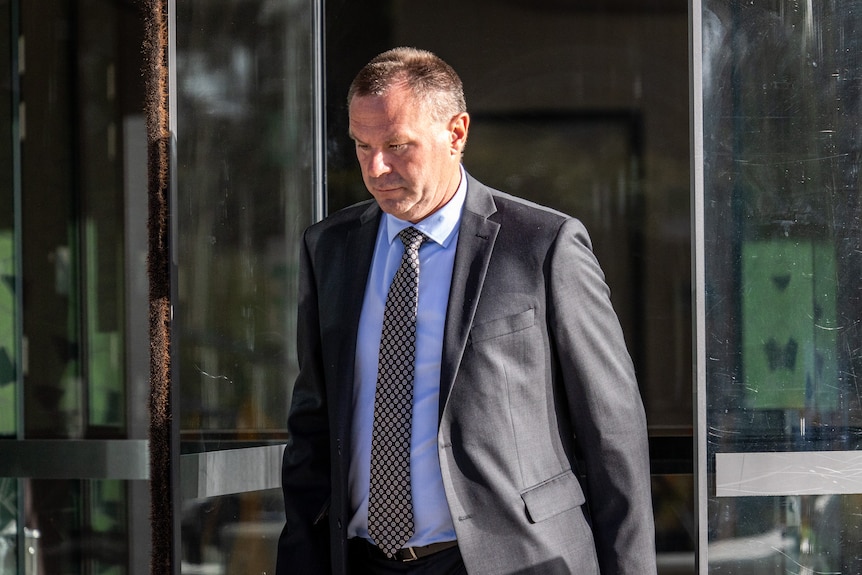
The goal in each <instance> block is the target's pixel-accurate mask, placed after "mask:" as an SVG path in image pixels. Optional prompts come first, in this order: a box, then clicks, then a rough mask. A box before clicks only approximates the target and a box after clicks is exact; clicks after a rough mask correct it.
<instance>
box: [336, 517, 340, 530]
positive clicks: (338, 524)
mask: <svg viewBox="0 0 862 575" xmlns="http://www.w3.org/2000/svg"><path fill="white" fill-rule="evenodd" d="M335 524H336V525H337V526H338V528H339V529H341V519H338V520H337V521H336V522H335Z"/></svg>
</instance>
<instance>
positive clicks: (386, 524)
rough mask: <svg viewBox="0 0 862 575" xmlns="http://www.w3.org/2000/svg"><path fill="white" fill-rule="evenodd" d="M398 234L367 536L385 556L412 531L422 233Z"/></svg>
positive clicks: (380, 364) (381, 362)
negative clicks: (412, 452) (412, 432)
mask: <svg viewBox="0 0 862 575" xmlns="http://www.w3.org/2000/svg"><path fill="white" fill-rule="evenodd" d="M398 236H399V237H400V238H401V241H402V242H403V243H404V255H403V256H402V257H401V265H400V266H399V268H398V270H397V271H396V272H395V277H394V278H393V279H392V284H391V285H390V286H389V293H388V295H387V296H386V307H385V309H384V311H383V331H382V333H381V336H380V354H379V356H378V361H377V391H376V392H375V396H374V426H373V431H372V434H371V483H370V485H369V492H368V534H369V535H370V536H371V537H372V538H373V539H374V542H375V543H377V546H378V547H379V548H380V549H381V550H382V551H383V552H384V553H386V555H387V556H388V557H389V558H392V557H394V556H395V553H396V552H397V551H398V550H399V549H401V548H402V547H404V544H405V543H407V540H408V539H410V537H411V536H412V535H413V504H412V501H411V496H410V425H411V420H412V415H413V368H414V365H415V358H416V308H417V304H418V301H419V246H421V245H422V242H423V241H425V240H426V239H427V237H426V236H425V235H424V234H422V232H420V231H418V230H416V229H415V228H406V229H404V230H402V231H401V232H400V233H399V234H398Z"/></svg>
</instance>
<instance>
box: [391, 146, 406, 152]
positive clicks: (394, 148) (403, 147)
mask: <svg viewBox="0 0 862 575" xmlns="http://www.w3.org/2000/svg"><path fill="white" fill-rule="evenodd" d="M389 149H390V150H394V151H396V152H400V151H401V150H406V149H407V144H390V145H389Z"/></svg>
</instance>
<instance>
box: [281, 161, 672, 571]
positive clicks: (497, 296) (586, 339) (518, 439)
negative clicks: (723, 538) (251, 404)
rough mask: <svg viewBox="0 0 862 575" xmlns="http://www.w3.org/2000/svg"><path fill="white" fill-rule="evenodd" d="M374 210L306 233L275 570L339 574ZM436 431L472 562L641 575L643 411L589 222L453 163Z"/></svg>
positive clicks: (352, 211) (645, 468)
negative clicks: (458, 177) (453, 224)
mask: <svg viewBox="0 0 862 575" xmlns="http://www.w3.org/2000/svg"><path fill="white" fill-rule="evenodd" d="M380 216H381V211H380V209H379V208H378V207H377V204H376V203H374V202H373V201H368V202H364V203H361V204H358V205H356V206H353V207H350V208H347V209H345V210H342V211H340V212H337V213H335V214H333V215H332V216H330V217H329V218H327V219H326V220H324V221H323V222H320V223H318V224H316V225H314V226H312V227H310V228H309V229H308V230H307V231H306V234H305V241H304V243H303V250H302V261H301V271H300V294H299V318H298V329H299V334H298V351H299V361H300V373H299V377H298V378H297V381H296V385H295V389H294V396H293V404H292V407H291V414H290V418H289V422H288V426H289V430H290V434H291V436H290V441H289V443H288V446H287V449H286V451H285V456H284V466H283V487H284V498H285V510H286V518H287V522H286V525H285V528H284V532H283V534H282V537H281V540H280V542H279V562H278V568H277V570H276V573H277V575H288V574H293V573H297V574H303V575H307V574H315V573H336V574H344V573H347V571H346V569H347V566H346V528H347V523H348V522H349V519H350V509H349V501H348V489H347V474H348V469H349V457H350V453H349V446H350V437H349V433H350V420H351V408H350V405H351V398H352V387H353V373H354V370H353V367H354V353H355V345H356V332H357V325H358V322H359V314H360V310H361V306H362V299H363V293H364V290H365V284H366V279H367V275H368V270H369V267H370V264H371V259H372V254H373V250H374V243H375V238H376V235H377V227H378V223H379V221H380ZM438 437H439V442H438V445H439V456H440V465H441V469H442V472H443V482H444V486H445V490H446V497H447V500H448V505H449V511H450V513H451V515H452V519H453V522H454V524H455V531H456V533H457V536H458V544H459V547H460V550H461V554H462V556H463V558H464V563H465V565H466V567H467V571H468V572H469V573H470V574H471V575H480V574H488V575H501V574H507V573H510V574H514V573H536V574H543V575H547V574H549V573H577V574H579V575H581V574H589V573H602V574H604V575H608V574H615V573H626V574H632V575H634V574H637V575H645V574H651V573H655V569H656V567H655V550H654V529H653V516H652V504H651V499H650V482H649V454H648V448H647V434H646V423H645V417H644V411H643V406H642V403H641V400H640V396H639V393H638V388H637V383H636V380H635V375H634V370H633V368H632V364H631V360H630V358H629V355H628V353H627V351H626V348H625V343H624V341H623V336H622V332H621V330H620V326H619V322H618V320H617V317H616V314H615V313H614V311H613V309H612V307H611V303H610V299H609V290H608V288H607V286H606V284H605V282H604V276H603V273H602V271H601V269H600V268H599V265H598V262H597V261H596V259H595V257H594V256H593V253H592V249H591V246H590V240H589V237H588V236H587V232H586V230H585V229H584V227H583V225H582V224H581V223H580V222H579V221H578V220H576V219H573V218H571V217H568V216H566V215H564V214H561V213H559V212H555V211H553V210H550V209H547V208H544V207H541V206H537V205H535V204H532V203H530V202H527V201H525V200H521V199H518V198H515V197H512V196H509V195H507V194H504V193H501V192H499V191H496V190H493V189H491V188H488V187H487V186H484V185H483V184H481V183H479V182H478V181H476V180H475V179H473V178H471V177H469V176H468V184H467V198H466V202H465V205H464V210H463V214H462V219H461V227H460V232H459V237H458V245H457V251H456V255H455V267H454V271H453V276H452V287H451V294H450V297H449V307H448V311H447V317H446V326H445V335H444V343H443V357H442V366H441V381H440V424H439V433H438ZM581 473H582V474H584V475H585V477H586V479H585V481H584V482H583V483H582V482H581V481H579V479H578V477H579V475H580V474H581Z"/></svg>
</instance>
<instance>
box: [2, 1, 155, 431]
mask: <svg viewBox="0 0 862 575" xmlns="http://www.w3.org/2000/svg"><path fill="white" fill-rule="evenodd" d="M135 20H137V21H136V22H135ZM130 21H131V22H135V24H136V27H135V24H132V25H130V24H129V22H130ZM21 28H22V46H26V48H25V49H24V50H23V54H25V57H24V73H23V74H22V75H21V100H22V113H21V126H22V127H21V132H22V145H21V148H22V150H21V190H22V198H23V200H22V214H23V216H22V232H21V233H22V238H23V241H22V250H23V268H24V269H23V276H24V278H26V281H25V289H24V294H23V300H24V308H23V324H24V333H25V337H26V342H27V347H26V350H27V358H28V359H29V361H28V362H27V363H26V364H25V373H24V381H25V387H24V393H25V401H24V405H25V428H26V433H27V436H28V437H84V436H87V435H93V434H99V435H112V436H122V435H124V433H125V429H124V428H125V423H126V417H127V414H126V401H125V400H126V397H125V384H124V379H125V374H126V371H125V369H126V354H125V346H126V339H125V330H126V327H127V326H126V325H125V322H124V316H125V312H126V310H125V305H126V301H125V295H124V294H125V290H126V287H127V286H126V273H125V272H126V268H125V252H126V248H127V246H126V244H125V237H126V235H125V231H126V227H125V223H126V222H125V218H124V211H123V209H124V205H125V203H124V202H125V197H124V193H125V192H126V187H127V185H128V182H127V181H126V180H124V171H123V170H124V166H123V160H124V154H125V153H126V152H127V148H126V138H127V136H128V133H127V132H126V131H125V130H124V128H126V127H127V126H128V125H129V124H128V122H127V121H126V119H127V118H128V117H129V116H130V115H137V116H138V117H140V114H141V108H142V101H143V93H142V85H141V82H140V80H134V78H135V76H133V75H130V74H129V73H128V72H126V71H125V70H124V69H123V68H124V66H129V68H135V69H137V70H140V62H141V59H140V55H139V54H133V53H131V52H129V51H127V49H126V48H125V47H124V45H123V44H121V43H120V38H121V34H128V35H127V36H122V38H123V40H124V41H128V42H130V43H132V42H135V41H140V40H141V21H140V19H139V14H137V13H136V12H135V11H134V10H133V9H131V8H129V7H122V6H120V5H119V4H118V3H116V2H113V1H110V0H79V2H72V3H69V2H66V1H60V0H35V1H34V2H26V3H23V4H22V6H21ZM137 46H140V43H138V44H137ZM136 76H138V77H139V76H140V74H139V73H138V74H136ZM136 159H138V160H140V159H144V160H145V158H136ZM132 227H134V226H132ZM6 244H8V240H7V241H6ZM3 249H4V240H3V235H2V228H0V250H3ZM7 249H8V248H7ZM0 261H5V260H0ZM0 265H2V264H0ZM0 289H2V288H0ZM0 294H2V292H0ZM2 297H3V296H2V295H0V298H2ZM0 301H2V299H0ZM0 357H2V355H0ZM0 362H2V359H0ZM0 369H2V363H0ZM0 373H2V372H0Z"/></svg>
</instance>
